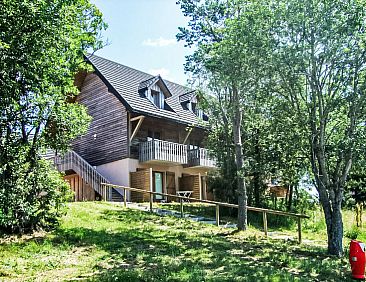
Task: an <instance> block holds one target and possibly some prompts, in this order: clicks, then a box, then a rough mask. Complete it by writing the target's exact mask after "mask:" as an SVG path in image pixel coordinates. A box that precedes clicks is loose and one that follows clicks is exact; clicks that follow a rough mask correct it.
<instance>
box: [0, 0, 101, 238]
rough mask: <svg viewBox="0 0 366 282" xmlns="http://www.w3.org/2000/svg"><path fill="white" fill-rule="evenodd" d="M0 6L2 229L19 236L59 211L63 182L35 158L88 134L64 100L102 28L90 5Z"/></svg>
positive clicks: (25, 1) (79, 1)
mask: <svg viewBox="0 0 366 282" xmlns="http://www.w3.org/2000/svg"><path fill="white" fill-rule="evenodd" d="M0 7H1V9H0V228H1V229H6V230H10V231H16V230H24V229H26V228H33V227H35V226H36V225H37V224H43V223H46V222H49V221H52V220H53V219H52V218H49V214H48V215H47V212H46V211H48V212H49V213H52V209H53V210H57V209H58V207H59V205H58V203H59V201H60V200H61V198H60V195H61V194H62V193H61V190H60V191H59V192H60V193H59V192H57V186H62V184H60V182H57V181H56V180H55V179H54V181H53V180H52V181H51V180H50V177H51V175H54V173H53V172H51V171H50V170H49V165H48V166H47V165H45V164H44V163H43V161H41V160H40V159H39V155H40V153H41V152H42V151H43V150H44V149H45V148H46V147H47V148H52V149H55V150H64V149H66V148H67V146H68V144H69V142H70V140H72V139H73V138H75V137H76V136H77V135H79V134H80V133H82V132H84V131H85V130H86V129H87V126H88V123H89V121H90V118H89V117H88V115H87V113H86V110H85V108H83V107H82V106H81V105H78V104H75V103H69V100H70V98H72V97H73V96H74V95H76V94H77V92H78V91H77V89H76V87H75V86H74V75H75V72H76V71H77V70H78V69H80V68H86V66H85V65H83V60H84V58H83V56H84V52H86V50H87V49H88V48H99V47H100V46H101V44H102V42H101V40H100V39H99V31H100V30H101V29H103V28H105V24H104V23H103V21H102V16H101V13H100V12H99V10H98V9H97V8H96V7H95V6H94V5H92V4H91V3H90V2H89V1H88V0H51V1H44V0H22V1H10V0H0ZM51 178H52V177H51ZM46 180H50V182H49V184H47V183H45V181H46ZM50 187H51V188H52V189H53V190H52V189H51V188H50ZM46 191H47V192H46ZM46 195H47V196H46ZM46 199H47V201H46ZM45 202H47V204H43V203H45Z"/></svg>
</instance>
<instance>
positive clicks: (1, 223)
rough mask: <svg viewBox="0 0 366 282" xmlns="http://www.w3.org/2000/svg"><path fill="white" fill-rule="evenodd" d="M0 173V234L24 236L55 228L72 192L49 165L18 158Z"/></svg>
mask: <svg viewBox="0 0 366 282" xmlns="http://www.w3.org/2000/svg"><path fill="white" fill-rule="evenodd" d="M18 157H19V156H18ZM9 167H11V169H9ZM1 172H2V175H1V176H2V177H1V178H0V230H1V231H2V232H6V233H24V232H27V231H31V230H34V229H40V228H49V227H52V226H54V225H55V224H57V222H58V219H59V218H60V216H61V215H62V214H63V213H64V211H65V204H64V203H65V202H66V201H67V200H68V199H70V196H71V190H70V188H69V186H68V185H67V183H66V182H65V181H64V180H63V179H62V177H61V175H60V173H59V172H57V171H56V170H55V169H53V168H52V166H51V164H50V163H49V162H48V161H45V160H42V159H40V160H36V161H35V163H29V162H24V158H22V157H19V158H16V159H14V161H13V162H12V163H11V165H9V166H8V167H7V168H6V167H3V168H0V174H1ZM4 174H6V176H7V177H4Z"/></svg>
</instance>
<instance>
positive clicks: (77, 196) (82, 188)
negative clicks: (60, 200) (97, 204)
mask: <svg viewBox="0 0 366 282" xmlns="http://www.w3.org/2000/svg"><path fill="white" fill-rule="evenodd" d="M64 179H65V180H66V181H67V182H68V183H69V185H70V188H71V190H72V191H73V192H74V197H73V200H74V201H75V202H81V201H95V200H96V193H95V191H94V189H93V188H92V187H91V186H90V185H89V184H87V183H86V182H85V181H84V180H83V179H82V178H81V177H80V176H79V175H78V174H71V175H66V176H64Z"/></svg>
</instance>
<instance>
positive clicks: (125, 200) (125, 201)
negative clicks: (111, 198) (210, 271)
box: [123, 189, 127, 208]
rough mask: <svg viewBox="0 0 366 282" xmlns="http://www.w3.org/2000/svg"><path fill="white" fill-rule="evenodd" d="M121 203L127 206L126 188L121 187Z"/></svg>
mask: <svg viewBox="0 0 366 282" xmlns="http://www.w3.org/2000/svg"><path fill="white" fill-rule="evenodd" d="M123 205H124V206H125V208H127V190H126V189H123Z"/></svg>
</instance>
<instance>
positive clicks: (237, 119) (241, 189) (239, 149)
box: [233, 87, 247, 230]
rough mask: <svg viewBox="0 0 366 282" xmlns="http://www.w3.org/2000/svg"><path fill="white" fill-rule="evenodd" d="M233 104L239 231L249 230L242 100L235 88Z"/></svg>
mask: <svg viewBox="0 0 366 282" xmlns="http://www.w3.org/2000/svg"><path fill="white" fill-rule="evenodd" d="M233 102H234V116H233V133H234V134H233V137H234V144H235V161H236V168H237V178H238V187H237V188H238V190H237V191H238V206H239V210H238V229H239V230H246V229H247V190H246V185H245V179H244V173H243V146H242V142H241V130H240V127H241V121H242V111H241V109H240V100H239V95H238V90H237V89H236V87H233Z"/></svg>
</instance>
